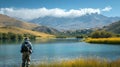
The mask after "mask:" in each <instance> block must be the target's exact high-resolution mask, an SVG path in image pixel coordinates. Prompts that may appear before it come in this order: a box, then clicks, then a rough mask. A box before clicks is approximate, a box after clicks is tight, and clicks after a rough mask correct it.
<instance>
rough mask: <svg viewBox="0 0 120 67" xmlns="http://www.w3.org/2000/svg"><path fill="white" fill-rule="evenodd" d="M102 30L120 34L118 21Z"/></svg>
mask: <svg viewBox="0 0 120 67" xmlns="http://www.w3.org/2000/svg"><path fill="white" fill-rule="evenodd" d="M104 29H105V30H107V31H110V32H113V33H117V34H120V21H118V22H114V23H112V24H110V25H108V26H105V27H104Z"/></svg>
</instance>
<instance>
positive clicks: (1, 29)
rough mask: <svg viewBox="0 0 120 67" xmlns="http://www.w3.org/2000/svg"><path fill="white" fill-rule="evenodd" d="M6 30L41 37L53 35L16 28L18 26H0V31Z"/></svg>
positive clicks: (4, 31)
mask: <svg viewBox="0 0 120 67" xmlns="http://www.w3.org/2000/svg"><path fill="white" fill-rule="evenodd" d="M8 32H11V33H14V34H31V35H34V36H38V37H42V38H49V37H54V35H50V34H46V33H42V32H37V31H32V30H27V29H23V28H18V27H0V33H8Z"/></svg>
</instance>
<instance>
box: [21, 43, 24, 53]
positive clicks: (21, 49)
mask: <svg viewBox="0 0 120 67" xmlns="http://www.w3.org/2000/svg"><path fill="white" fill-rule="evenodd" d="M23 45H24V43H22V45H21V50H20V52H21V53H22V52H23V50H22V48H23Z"/></svg>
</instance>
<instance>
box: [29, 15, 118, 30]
mask: <svg viewBox="0 0 120 67" xmlns="http://www.w3.org/2000/svg"><path fill="white" fill-rule="evenodd" d="M118 20H120V17H107V16H104V15H101V14H87V15H84V16H80V17H75V18H66V17H51V16H48V17H40V18H36V19H34V20H31V21H30V22H32V23H36V24H41V25H45V26H48V27H53V28H55V29H57V30H78V29H89V28H95V27H102V26H105V25H109V24H111V23H112V22H115V21H118Z"/></svg>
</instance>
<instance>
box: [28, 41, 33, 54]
mask: <svg viewBox="0 0 120 67" xmlns="http://www.w3.org/2000/svg"><path fill="white" fill-rule="evenodd" d="M29 47H30V53H32V49H33V48H32V44H31V42H29Z"/></svg>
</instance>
